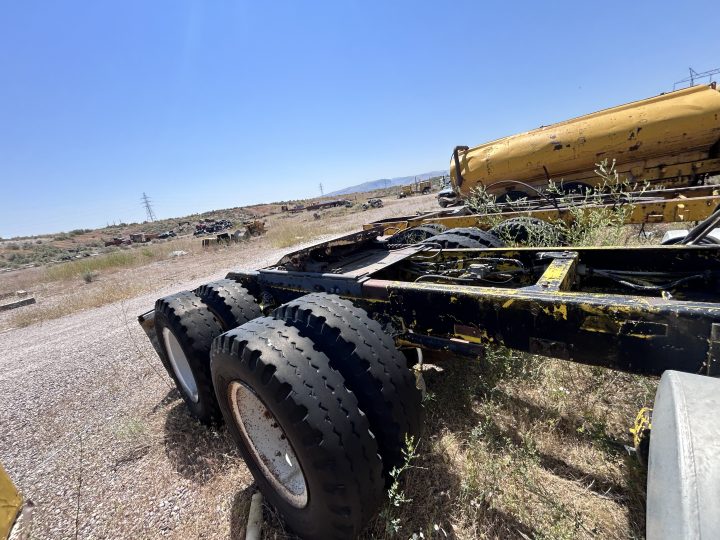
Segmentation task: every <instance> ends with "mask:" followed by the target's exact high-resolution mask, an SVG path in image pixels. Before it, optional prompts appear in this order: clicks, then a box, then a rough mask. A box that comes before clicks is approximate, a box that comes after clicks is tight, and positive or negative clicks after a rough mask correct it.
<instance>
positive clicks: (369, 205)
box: [362, 199, 383, 210]
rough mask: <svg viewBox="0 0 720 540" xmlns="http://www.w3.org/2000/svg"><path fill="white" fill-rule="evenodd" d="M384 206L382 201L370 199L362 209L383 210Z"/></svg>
mask: <svg viewBox="0 0 720 540" xmlns="http://www.w3.org/2000/svg"><path fill="white" fill-rule="evenodd" d="M382 206H383V202H382V199H368V200H367V202H364V203H363V204H362V209H363V210H368V209H370V208H382Z"/></svg>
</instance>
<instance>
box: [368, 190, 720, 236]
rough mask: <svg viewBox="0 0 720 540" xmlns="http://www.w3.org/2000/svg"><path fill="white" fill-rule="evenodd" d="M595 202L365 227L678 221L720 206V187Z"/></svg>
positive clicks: (453, 212) (539, 203) (457, 213)
mask: <svg viewBox="0 0 720 540" xmlns="http://www.w3.org/2000/svg"><path fill="white" fill-rule="evenodd" d="M593 201H594V204H584V203H585V202H586V201H585V199H584V198H583V197H566V198H563V201H562V202H558V203H557V204H553V201H552V199H538V200H535V201H529V202H528V205H529V207H528V208H527V209H518V206H517V205H513V204H498V205H497V208H498V210H500V212H498V213H495V214H471V213H468V212H467V210H465V208H464V207H461V208H455V209H448V210H443V211H437V212H429V213H427V214H422V215H419V216H408V217H400V218H393V219H387V220H380V221H375V222H373V223H368V224H365V225H364V226H363V228H364V229H365V230H373V229H382V231H383V233H384V234H393V233H395V232H398V231H401V230H404V229H407V228H410V227H417V226H419V225H423V224H425V223H439V224H441V225H445V226H446V227H448V228H454V227H480V228H481V229H488V228H490V227H492V226H493V225H495V224H496V223H497V221H498V219H499V218H502V219H509V218H513V217H520V216H529V217H535V218H538V219H542V220H544V221H564V222H566V223H570V222H572V221H574V220H575V219H577V218H578V217H580V216H582V215H585V214H588V213H592V212H597V211H598V210H603V209H604V210H608V209H627V214H626V215H625V216H624V218H625V223H626V224H642V223H676V222H690V221H701V220H703V219H705V218H706V217H708V216H709V215H710V214H711V213H712V212H713V211H714V210H715V209H716V208H717V207H718V206H719V205H720V186H694V187H684V188H674V189H660V190H651V191H645V192H637V193H628V194H626V195H624V196H623V195H612V194H608V195H605V196H602V197H598V200H597V201H595V199H593Z"/></svg>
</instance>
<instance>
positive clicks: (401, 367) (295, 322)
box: [273, 293, 422, 480]
mask: <svg viewBox="0 0 720 540" xmlns="http://www.w3.org/2000/svg"><path fill="white" fill-rule="evenodd" d="M273 315H274V316H275V317H276V318H278V319H282V320H284V321H286V322H287V323H289V324H291V325H292V326H294V327H295V328H297V329H298V331H299V332H300V335H302V336H307V337H308V338H310V339H311V340H312V341H313V343H314V344H315V347H316V348H317V349H318V350H320V351H322V352H323V353H325V354H326V355H327V356H328V358H329V359H330V365H331V367H333V368H334V369H336V370H337V371H339V372H340V373H341V374H342V376H343V377H344V379H345V384H346V386H347V387H348V388H349V389H350V390H351V391H352V392H353V393H354V394H355V396H356V397H357V400H358V405H359V406H360V409H361V410H362V411H363V412H364V413H365V415H366V416H367V418H368V421H369V422H370V429H371V430H372V431H373V433H374V434H375V437H376V438H377V442H378V447H379V449H380V455H381V456H382V458H383V471H384V473H385V478H386V480H389V479H390V471H391V470H392V469H393V467H395V466H398V465H400V464H401V463H402V457H403V456H402V449H403V448H404V447H405V440H406V436H407V437H414V439H415V440H416V441H417V438H418V436H419V435H420V431H421V428H422V404H421V401H422V395H421V393H420V390H419V389H418V388H417V386H416V383H415V377H414V375H413V373H412V371H411V370H410V369H408V367H407V359H406V358H405V356H404V355H403V354H402V353H401V352H400V351H398V350H397V348H396V347H395V343H394V342H393V340H392V338H390V336H388V335H387V334H385V332H383V330H382V327H381V326H380V324H379V323H378V322H377V321H374V320H373V319H371V318H370V317H369V316H368V314H367V313H366V312H365V311H364V310H363V309H361V308H359V307H356V306H354V305H353V304H352V303H351V302H349V301H348V300H344V299H342V298H340V297H338V296H335V295H330V294H325V293H316V294H308V295H306V296H303V297H301V298H298V299H296V300H293V301H292V302H288V303H287V304H284V305H282V306H280V307H279V308H277V309H276V310H275V312H274V314H273Z"/></svg>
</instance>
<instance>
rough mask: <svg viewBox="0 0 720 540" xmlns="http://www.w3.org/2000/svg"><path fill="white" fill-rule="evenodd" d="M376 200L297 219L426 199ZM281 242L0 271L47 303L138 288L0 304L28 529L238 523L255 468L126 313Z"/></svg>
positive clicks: (152, 530)
mask: <svg viewBox="0 0 720 540" xmlns="http://www.w3.org/2000/svg"><path fill="white" fill-rule="evenodd" d="M386 203H387V204H386V206H385V208H381V209H376V210H369V211H367V212H357V213H348V214H346V215H338V216H336V217H335V218H333V217H332V216H330V218H329V222H330V225H328V223H326V222H325V220H314V221H311V222H308V223H309V225H308V227H316V228H317V234H316V236H323V235H327V234H328V233H331V234H338V233H340V232H343V230H345V231H353V230H356V229H358V228H359V227H360V226H361V224H362V223H364V222H367V221H371V220H376V219H381V218H384V217H387V216H391V215H403V214H408V213H414V212H415V211H419V210H423V211H424V210H428V209H431V208H435V207H436V203H435V198H434V196H433V195H429V196H424V197H414V198H410V199H404V200H388V201H386ZM297 219H298V220H308V219H312V218H311V217H308V216H306V215H304V214H303V215H301V216H299V217H298V218H297ZM295 248H297V246H295ZM291 250H292V249H291V248H273V247H272V245H271V244H270V242H269V240H268V239H267V238H255V239H252V240H251V241H250V242H248V243H246V244H241V245H239V246H233V247H229V248H224V249H216V250H210V251H207V252H202V251H200V252H196V253H188V254H187V255H186V256H183V257H177V258H168V259H165V260H162V261H159V262H154V263H151V264H149V265H146V266H142V267H137V268H132V269H125V270H118V271H115V272H110V273H108V274H107V275H105V274H103V275H101V276H99V278H98V280H97V281H94V282H93V283H90V284H83V283H81V282H80V281H79V280H78V282H77V283H76V282H72V283H57V282H51V283H35V282H36V281H37V280H36V278H37V276H38V274H36V273H34V272H38V270H37V269H32V270H27V271H24V272H15V273H11V274H6V275H4V276H2V281H0V288H2V287H4V288H6V289H12V288H14V287H15V286H17V285H23V286H25V287H27V288H29V289H31V290H32V292H33V294H35V296H36V297H37V300H38V304H37V305H36V306H30V307H28V308H20V309H41V310H42V309H50V308H51V307H53V306H58V305H62V304H63V302H66V301H67V299H68V298H69V297H70V296H71V295H77V294H91V291H92V290H93V288H95V287H105V288H107V287H108V286H109V287H110V288H113V289H122V288H127V289H128V290H130V291H134V290H135V289H133V287H137V286H138V284H140V289H138V290H141V291H147V292H143V293H142V294H139V295H137V296H134V297H131V298H128V299H125V300H122V301H119V302H114V303H110V304H107V305H103V306H101V307H97V308H94V309H86V310H81V311H78V312H76V313H73V314H70V315H68V316H64V317H60V318H56V319H53V320H47V321H43V322H40V323H37V324H32V325H30V326H26V327H24V328H12V326H13V325H12V324H11V321H12V320H13V319H12V317H13V316H14V315H13V314H12V313H11V312H8V313H4V314H2V318H0V395H2V397H3V399H2V400H1V401H0V425H2V432H3V435H2V442H1V443H0V461H1V462H2V463H3V465H4V466H5V468H6V469H7V470H8V472H9V474H10V476H11V477H12V478H13V480H14V481H15V483H16V484H17V485H18V486H19V488H20V489H21V490H22V491H23V493H24V495H25V497H26V498H29V499H31V500H32V501H33V502H34V503H35V504H36V511H35V517H34V527H33V538H53V539H56V538H160V537H162V538H165V537H167V538H235V537H240V536H239V535H240V534H241V532H242V530H243V528H244V523H245V516H246V515H247V505H248V503H249V497H250V495H251V494H252V489H253V488H252V478H251V476H250V474H249V473H248V471H247V469H246V467H245V465H244V464H243V462H242V460H241V459H239V457H238V454H237V452H236V450H235V447H234V444H233V443H232V441H230V440H229V438H228V436H227V435H226V432H225V431H224V430H219V431H218V430H212V429H207V428H205V427H202V426H200V425H199V424H197V423H196V422H194V421H193V420H192V419H190V418H189V416H188V414H187V413H186V410H185V407H184V406H183V403H182V401H181V400H180V398H179V395H178V393H177V391H176V390H174V389H173V387H172V386H171V382H170V379H169V377H168V376H167V374H166V373H165V372H164V371H163V368H162V366H161V364H160V362H159V361H158V359H157V357H156V355H155V352H154V350H153V349H152V347H151V345H150V343H149V341H148V340H147V338H146V336H145V335H144V333H143V331H142V330H141V328H140V326H139V325H138V324H137V320H136V318H137V315H139V314H140V313H142V312H144V311H146V310H148V309H150V308H152V306H153V304H154V301H155V299H157V298H158V297H161V296H164V295H167V294H171V293H174V292H176V291H179V290H186V289H192V288H194V287H197V286H198V285H200V284H202V283H205V282H208V281H211V280H213V279H217V278H221V277H224V275H225V274H226V273H227V272H228V271H230V270H233V269H254V268H258V267H262V266H266V265H269V264H272V263H274V262H275V261H277V260H278V259H279V258H280V257H281V256H282V254H283V253H285V252H287V251H291ZM83 287H85V288H83ZM78 291H79V292H78ZM16 311H17V310H16ZM276 533H277V531H276V532H273V531H272V530H271V531H270V532H269V533H266V534H272V535H275V534H276ZM270 537H272V536H270Z"/></svg>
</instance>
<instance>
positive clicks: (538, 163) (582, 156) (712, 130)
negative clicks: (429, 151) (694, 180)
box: [450, 85, 720, 195]
mask: <svg viewBox="0 0 720 540" xmlns="http://www.w3.org/2000/svg"><path fill="white" fill-rule="evenodd" d="M719 116H720V92H718V90H717V89H716V88H715V86H714V85H699V86H693V87H690V88H686V89H682V90H678V91H675V92H668V93H666V94H661V95H659V96H655V97H651V98H648V99H644V100H641V101H635V102H632V103H627V104H624V105H620V106H618V107H613V108H610V109H604V110H602V111H598V112H595V113H592V114H588V115H585V116H581V117H579V118H574V119H571V120H566V121H564V122H560V123H557V124H553V125H550V126H545V127H541V128H539V129H535V130H532V131H528V132H526V133H520V134H517V135H512V136H510V137H505V138H502V139H498V140H496V141H492V142H488V143H485V144H482V145H480V146H476V147H474V148H470V149H467V150H460V151H459V153H458V157H459V165H460V172H461V175H462V177H463V182H462V183H458V180H457V178H458V175H457V171H456V170H455V169H456V166H455V160H454V158H451V160H450V177H451V179H452V181H453V184H454V185H455V187H456V189H457V190H458V192H459V193H461V194H462V195H468V194H469V193H470V191H471V190H472V189H473V188H475V187H478V186H479V185H484V186H485V187H486V188H488V191H489V192H491V193H497V194H501V193H505V191H506V189H513V187H514V186H513V185H512V183H511V182H509V181H514V182H524V183H528V184H530V185H534V186H536V187H543V186H545V185H547V178H548V175H549V176H550V177H551V178H554V179H557V180H561V179H563V180H565V181H566V182H567V181H570V180H572V181H584V182H586V183H589V184H591V185H596V184H598V183H600V182H602V180H601V179H600V178H599V177H598V176H597V175H595V174H594V170H595V168H596V163H598V162H599V161H600V160H602V159H614V160H616V167H617V170H618V172H619V173H621V174H622V175H623V176H625V175H632V177H633V178H634V179H635V180H636V181H640V182H642V181H646V180H647V181H663V180H668V179H676V178H678V177H679V176H686V177H687V176H689V175H690V174H692V172H693V171H699V172H702V173H705V172H713V171H715V170H718V169H716V167H720V160H717V159H709V158H710V157H711V156H710V148H711V147H712V146H713V144H715V142H716V141H717V138H718V131H717V130H718V117H719ZM711 162H714V163H711ZM497 182H503V184H498V185H497V186H496V187H495V186H493V184H495V183H497ZM685 182H688V178H685ZM515 189H522V188H520V187H515Z"/></svg>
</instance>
